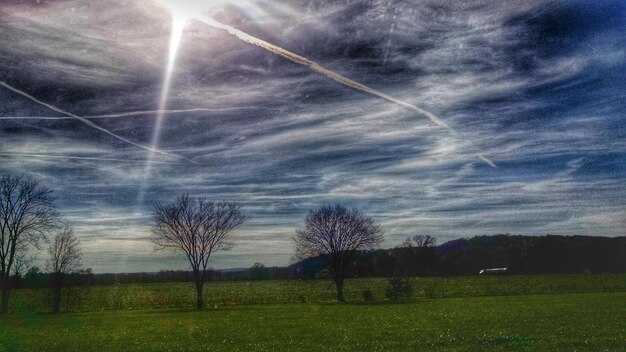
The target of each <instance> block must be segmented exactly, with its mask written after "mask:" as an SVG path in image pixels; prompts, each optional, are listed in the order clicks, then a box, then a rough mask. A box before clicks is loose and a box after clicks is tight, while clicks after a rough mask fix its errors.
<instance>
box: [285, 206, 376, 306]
mask: <svg viewBox="0 0 626 352" xmlns="http://www.w3.org/2000/svg"><path fill="white" fill-rule="evenodd" d="M294 241H295V242H296V257H297V258H300V259H302V258H307V257H316V256H322V257H323V258H324V260H325V263H326V268H327V269H328V271H329V272H330V274H331V276H332V278H333V280H334V281H335V286H336V287H337V299H338V300H339V301H342V302H343V301H344V296H343V283H344V279H345V277H346V274H347V273H348V270H349V268H350V264H351V263H352V260H353V259H354V255H355V254H356V251H359V250H366V249H373V248H375V247H377V246H378V245H379V244H380V243H381V242H382V241H383V230H382V228H381V227H380V226H378V225H376V224H374V220H373V219H372V218H371V217H369V216H366V215H364V214H363V212H361V211H360V210H358V209H356V208H353V209H351V210H348V209H347V208H345V207H343V206H341V205H339V204H336V205H325V206H323V207H322V208H320V209H318V210H316V211H311V212H310V213H309V215H308V216H307V217H306V219H305V220H304V228H301V229H298V230H297V231H296V236H295V237H294Z"/></svg>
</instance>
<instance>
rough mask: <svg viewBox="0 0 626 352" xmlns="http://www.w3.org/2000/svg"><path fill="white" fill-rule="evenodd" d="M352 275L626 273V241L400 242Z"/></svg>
mask: <svg viewBox="0 0 626 352" xmlns="http://www.w3.org/2000/svg"><path fill="white" fill-rule="evenodd" d="M354 258H355V259H354V262H353V263H352V264H353V265H352V267H353V270H352V272H350V273H349V276H351V277H399V276H410V277H412V276H453V275H471V274H478V272H479V271H480V270H481V269H485V268H496V267H506V268H508V270H507V273H511V274H572V273H585V272H591V273H623V272H626V237H615V238H609V237H592V236H552V235H547V236H511V235H495V236H478V237H473V238H470V239H465V238H462V239H457V240H453V241H449V242H446V243H443V244H441V245H438V246H437V245H434V244H433V245H418V246H416V245H412V244H411V243H407V242H405V243H403V244H402V245H399V246H398V247H395V248H391V249H381V250H374V251H362V252H359V253H357V255H355V256H354ZM207 275H208V279H209V280H210V281H218V280H267V279H308V278H316V277H327V276H328V274H327V273H326V271H325V263H324V260H323V258H321V257H314V258H308V259H305V260H302V261H299V262H297V263H295V264H292V265H290V266H288V267H266V266H264V265H263V264H260V263H257V264H255V265H254V266H252V267H251V268H247V269H233V270H226V271H222V270H209V271H208V272H207ZM50 279H51V276H50V274H48V273H43V272H40V271H39V270H38V269H37V268H31V270H29V271H28V272H27V273H26V274H25V275H24V276H21V277H15V278H14V280H15V282H14V283H15V286H16V287H21V288H33V287H46V286H47V284H48V282H49V280H50ZM192 281H193V272H192V271H186V270H164V271H160V272H155V273H120V274H94V273H92V272H91V270H90V269H86V270H82V271H80V272H77V273H73V274H71V275H69V277H68V285H69V286H80V285H111V284H122V283H163V282H192Z"/></svg>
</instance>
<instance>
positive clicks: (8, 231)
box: [0, 175, 58, 314]
mask: <svg viewBox="0 0 626 352" xmlns="http://www.w3.org/2000/svg"><path fill="white" fill-rule="evenodd" d="M51 193H52V191H50V190H48V189H47V188H45V187H42V186H40V185H39V183H38V182H37V181H35V180H33V179H32V178H29V177H26V176H11V175H3V176H1V177H0V289H1V290H2V305H1V307H0V314H6V313H7V312H8V310H9V294H10V292H11V280H10V276H11V270H12V269H14V267H13V266H14V265H15V262H16V260H17V258H19V257H20V256H22V255H24V253H25V250H26V249H27V248H29V247H34V248H35V249H39V242H40V241H41V240H43V239H45V237H46V235H47V233H48V232H49V231H50V230H51V229H52V228H54V226H55V224H56V220H57V216H58V215H57V212H56V209H55V205H54V199H53V197H52V195H51Z"/></svg>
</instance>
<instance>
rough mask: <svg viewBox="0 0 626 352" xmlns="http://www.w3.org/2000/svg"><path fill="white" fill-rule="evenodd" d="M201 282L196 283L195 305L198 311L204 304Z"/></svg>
mask: <svg viewBox="0 0 626 352" xmlns="http://www.w3.org/2000/svg"><path fill="white" fill-rule="evenodd" d="M202 286H203V282H202V281H196V305H197V308H198V310H200V309H202V307H203V306H204V302H203V301H202Z"/></svg>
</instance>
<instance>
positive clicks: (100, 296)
mask: <svg viewBox="0 0 626 352" xmlns="http://www.w3.org/2000/svg"><path fill="white" fill-rule="evenodd" d="M411 285H412V287H413V289H414V297H416V298H420V297H427V298H431V297H473V296H495V295H520V294H526V295H527V294H544V293H574V292H579V293H580V292H624V291H626V275H624V274H586V275H585V274H580V275H502V276H457V277H449V278H441V277H432V278H414V279H411ZM386 287H387V280H386V279H382V278H378V279H376V278H374V279H369V278H368V279H348V280H347V282H346V287H345V296H346V299H347V300H348V301H353V302H354V301H362V300H363V291H365V290H370V291H371V292H372V293H373V296H374V298H375V299H376V300H384V299H385V295H384V291H385V288H386ZM335 298H336V293H335V287H334V284H333V283H332V282H331V281H330V280H267V281H218V282H208V283H207V284H206V291H205V302H206V304H207V306H214V305H217V306H223V305H249V304H256V305H259V304H276V303H312V302H313V303H322V302H332V301H334V300H335ZM50 302H51V298H50V292H49V290H46V289H40V290H15V291H13V293H12V299H11V309H19V308H20V307H22V308H24V309H28V310H31V311H40V312H47V311H49V310H50ZM194 304H195V290H194V288H193V286H192V284H190V283H160V284H122V285H109V286H93V287H78V288H73V289H69V290H66V291H65V295H64V297H63V307H62V309H63V310H65V311H70V312H80V311H100V310H111V309H114V310H129V309H151V308H192V307H194Z"/></svg>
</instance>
